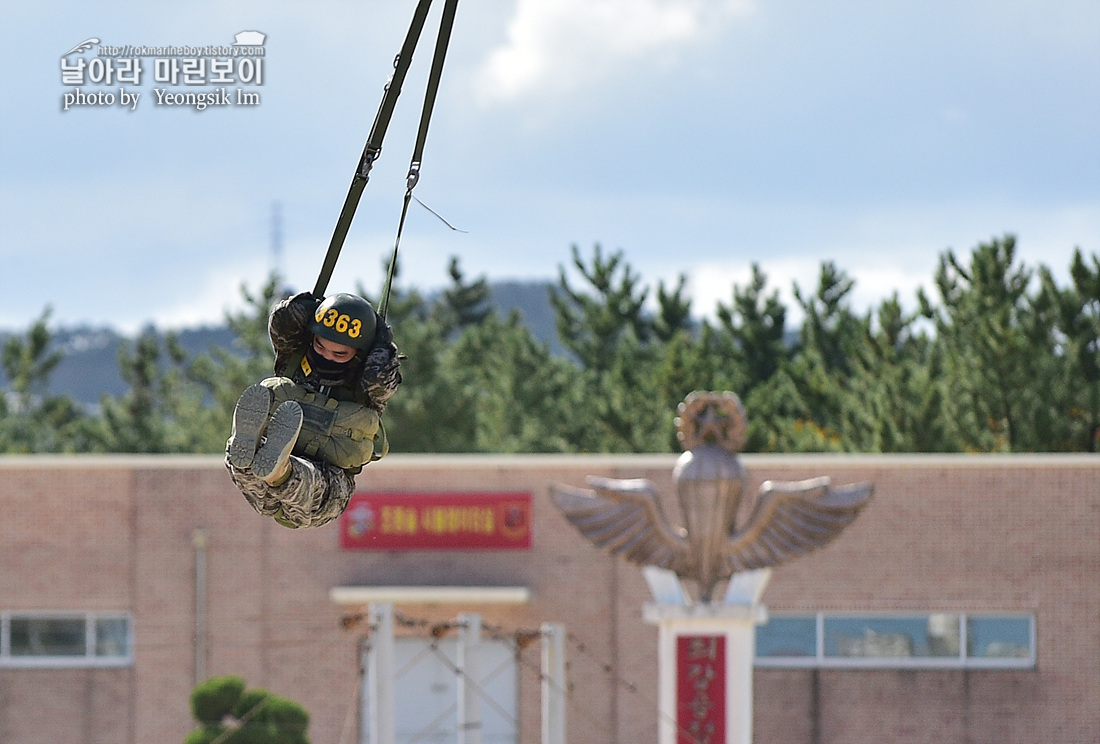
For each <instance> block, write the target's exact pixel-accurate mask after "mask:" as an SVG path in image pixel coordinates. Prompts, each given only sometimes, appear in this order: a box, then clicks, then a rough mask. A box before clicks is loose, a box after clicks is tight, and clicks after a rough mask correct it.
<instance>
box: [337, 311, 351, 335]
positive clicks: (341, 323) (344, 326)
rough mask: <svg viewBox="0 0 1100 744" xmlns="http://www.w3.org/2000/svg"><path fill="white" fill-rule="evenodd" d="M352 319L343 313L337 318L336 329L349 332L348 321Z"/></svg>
mask: <svg viewBox="0 0 1100 744" xmlns="http://www.w3.org/2000/svg"><path fill="white" fill-rule="evenodd" d="M349 320H351V318H349V317H348V316H347V315H341V316H340V317H339V318H337V319H336V330H337V331H339V332H340V333H347V332H348V321H349Z"/></svg>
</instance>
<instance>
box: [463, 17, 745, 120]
mask: <svg viewBox="0 0 1100 744" xmlns="http://www.w3.org/2000/svg"><path fill="white" fill-rule="evenodd" d="M752 11H753V5H752V1H751V0H725V2H717V1H715V0H554V2H546V0H519V2H518V3H517V4H516V11H515V15H514V16H513V18H512V21H511V23H510V24H509V25H508V30H507V38H506V40H505V41H504V43H503V44H502V45H501V46H499V47H497V48H496V49H494V50H493V51H491V52H490V53H489V56H488V58H487V60H486V62H485V64H484V66H483V67H482V69H481V71H480V74H479V75H478V79H477V81H476V87H477V91H478V94H479V96H480V97H481V99H482V100H484V101H494V100H498V101H499V100H512V99H516V98H520V97H523V96H525V95H528V94H533V93H538V94H539V95H545V94H547V93H561V92H566V91H569V90H573V89H575V88H577V87H578V86H580V85H582V84H583V83H584V82H585V81H593V80H598V79H602V78H605V77H607V76H609V75H613V74H614V73H615V72H616V71H617V70H619V69H620V68H622V67H624V66H627V65H633V64H636V63H637V62H638V61H639V60H642V59H657V60H667V59H668V55H675V54H676V52H677V51H678V50H680V49H682V48H684V47H685V46H687V45H688V44H690V43H694V42H697V41H699V40H700V39H702V38H704V37H705V36H706V35H707V34H710V33H712V32H714V31H715V30H716V29H718V28H720V27H721V25H723V24H724V23H725V22H727V21H728V20H729V19H730V18H733V17H740V16H745V15H747V14H749V13H751V12H752Z"/></svg>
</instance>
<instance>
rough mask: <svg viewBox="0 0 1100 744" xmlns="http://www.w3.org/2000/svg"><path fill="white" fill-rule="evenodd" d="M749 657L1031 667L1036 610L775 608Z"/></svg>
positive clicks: (763, 661) (782, 663) (867, 664)
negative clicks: (787, 611) (784, 611)
mask: <svg viewBox="0 0 1100 744" xmlns="http://www.w3.org/2000/svg"><path fill="white" fill-rule="evenodd" d="M756 665H757V666H762V667H769V666H770V667H808V666H822V667H841V668H843V667H860V668H900V667H904V668H921V667H967V668H984V669H989V668H1012V669H1021V668H1031V667H1034V666H1035V618H1034V616H1033V615H1024V614H997V615H994V614H985V613H982V614H977V613H975V614H964V613H954V612H930V613H928V612H926V613H896V614H886V613H877V614H866V615H856V614H841V613H817V614H813V615H807V614H800V615H795V614H791V615H783V614H777V615H773V616H771V617H770V618H769V619H768V622H767V623H765V624H764V625H760V626H757V628H756Z"/></svg>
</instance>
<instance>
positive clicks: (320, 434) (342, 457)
mask: <svg viewBox="0 0 1100 744" xmlns="http://www.w3.org/2000/svg"><path fill="white" fill-rule="evenodd" d="M318 302H319V301H318V300H317V299H316V298H314V297H313V296H312V295H311V294H310V293H308V292H304V293H301V294H298V295H295V296H294V297H291V298H289V299H286V300H283V301H282V302H280V303H278V304H277V305H276V306H275V307H274V308H273V309H272V311H271V315H270V317H269V318H268V334H269V335H270V336H271V343H272V345H273V347H274V349H275V368H276V369H283V368H285V366H287V364H288V362H292V361H294V360H296V359H297V358H299V357H300V356H301V355H303V354H304V352H305V350H306V349H308V348H309V346H310V344H311V343H312V341H313V334H312V332H311V330H310V322H311V321H312V320H313V319H314V312H315V311H316V309H317V307H318ZM401 358H402V357H400V356H399V355H398V352H397V346H396V345H394V343H393V340H392V333H391V332H390V329H389V327H388V326H387V325H386V324H385V322H383V321H382V320H381V319H379V320H378V327H377V331H376V335H375V338H374V340H373V343H372V345H371V347H370V348H369V349H368V350H366V353H365V354H362V355H361V357H357V358H356V360H355V361H354V362H351V363H349V364H356V365H358V364H361V369H359V370H358V371H357V372H356V371H355V370H352V374H350V375H347V376H346V377H345V379H344V381H343V382H342V383H340V384H338V385H323V384H318V380H317V379H315V378H316V375H315V374H313V373H312V372H307V370H309V365H308V364H302V365H297V366H296V368H295V369H293V370H291V371H290V372H289V378H286V377H272V378H268V379H266V380H264V381H263V382H261V383H260V384H261V385H263V386H264V387H266V388H268V389H269V390H271V391H272V394H271V396H270V398H269V402H268V405H269V411H268V414H269V415H270V413H271V410H274V409H275V408H276V406H277V405H278V404H279V403H280V402H281V401H284V400H287V399H294V400H299V401H301V402H302V405H303V407H304V408H306V410H307V414H306V416H305V419H306V422H307V423H305V424H304V425H303V429H302V437H301V438H300V439H299V441H297V442H296V443H295V445H294V454H293V455H292V456H291V458H290V475H289V477H288V478H287V480H286V481H284V482H283V483H281V484H279V485H277V486H273V485H269V484H268V483H267V482H266V481H265V480H264V479H263V478H261V477H259V476H258V475H256V474H254V473H253V472H252V468H251V467H248V466H245V467H239V466H234V464H233V463H232V462H231V461H230V445H231V444H232V441H233V440H232V439H230V441H229V442H227V443H226V459H225V466H226V468H227V469H228V470H229V474H230V478H231V479H232V480H233V482H234V483H235V484H236V486H237V488H238V489H240V491H241V493H242V494H243V495H244V497H245V499H246V500H247V501H248V503H249V504H251V505H252V508H253V509H255V510H256V511H257V512H259V513H260V514H263V515H265V516H271V517H274V518H275V519H276V520H277V521H278V522H279V523H280V524H283V525H285V526H287V527H319V526H320V525H323V524H326V523H327V522H330V521H332V520H334V519H336V518H337V517H338V516H340V514H342V513H343V511H344V509H346V508H347V505H348V501H349V500H350V499H351V495H352V492H353V491H354V488H355V475H356V474H358V473H359V472H360V471H361V470H362V468H363V465H365V464H367V463H369V462H371V461H372V460H374V459H378V458H379V457H381V455H382V454H385V452H384V450H383V452H382V453H381V454H378V453H376V452H375V439H376V438H378V437H379V435H381V436H382V437H383V438H384V432H380V431H379V429H380V426H381V423H380V422H381V420H380V418H379V416H380V415H381V414H382V412H383V411H384V410H385V407H386V402H387V401H388V400H389V399H390V397H391V396H392V395H393V394H394V392H395V391H396V390H397V386H398V385H400V383H401V373H400V372H399V370H398V368H399V366H400V359H401ZM242 399H243V398H242ZM307 401H308V402H307ZM313 402H317V403H318V404H319V405H311V403H313ZM326 402H327V403H328V405H327V406H325V403H326ZM337 406H338V407H339V408H340V409H341V413H342V412H343V411H349V410H350V411H351V412H352V414H353V418H354V419H355V421H357V422H358V423H357V424H356V431H357V434H356V436H355V437H354V439H348V438H347V436H346V435H350V434H351V431H350V430H346V429H344V428H343V427H341V428H340V431H341V435H344V436H341V435H338V434H336V433H335V431H334V430H333V433H332V434H331V435H329V434H327V432H328V431H329V430H332V429H333V427H332V420H331V419H330V420H329V421H328V427H327V429H326V428H325V427H324V426H321V427H320V429H318V430H314V431H310V427H311V424H310V421H311V419H312V420H316V419H317V418H318V416H317V415H311V414H310V413H309V411H310V410H313V411H314V412H315V413H316V412H317V411H319V412H320V415H321V416H324V415H325V413H326V409H327V410H335V409H336V407H337ZM314 428H316V427H314ZM307 443H309V444H308V445H307ZM319 445H320V452H318V447H319ZM325 455H328V456H330V457H331V459H333V460H335V461H336V464H333V463H332V462H328V461H326V460H325V459H323V458H324V457H325Z"/></svg>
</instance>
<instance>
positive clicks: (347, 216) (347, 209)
mask: <svg viewBox="0 0 1100 744" xmlns="http://www.w3.org/2000/svg"><path fill="white" fill-rule="evenodd" d="M431 4H432V0H420V2H419V4H418V5H417V6H416V11H415V12H414V13H413V19H412V23H411V24H410V25H409V31H408V33H407V34H406V35H405V43H404V44H402V46H401V51H400V52H399V53H398V55H397V58H396V59H395V60H394V70H393V76H392V77H391V78H390V80H389V82H388V83H386V89H385V92H384V93H383V95H382V103H381V104H380V105H379V107H378V113H377V114H375V117H374V124H373V125H372V126H371V131H370V136H369V137H368V138H367V144H366V146H365V147H364V148H363V155H362V157H360V159H359V166H358V167H357V168H356V169H355V175H354V176H353V177H352V180H351V187H350V188H349V189H348V195H347V197H346V198H345V199H344V207H343V209H341V210H340V217H339V219H338V220H337V221H336V229H335V230H334V231H333V233H332V240H331V241H329V246H328V252H327V253H326V254H325V260H324V263H323V264H322V266H321V273H320V274H319V275H318V276H317V283H316V284H315V285H314V287H313V295H314V297H324V295H325V290H326V289H327V288H328V282H329V279H331V278H332V272H333V270H334V269H335V268H336V259H338V258H339V257H340V249H341V248H342V247H343V245H344V238H346V237H347V234H348V229H349V228H350V227H351V221H352V218H354V217H355V209H356V207H357V206H358V205H359V198H360V196H362V194H363V188H364V187H365V186H366V185H367V180H368V179H369V178H370V171H371V168H372V167H373V165H374V161H375V159H376V158H377V157H378V156H379V155H380V154H381V152H382V140H383V139H384V138H385V136H386V129H387V128H388V127H389V125H390V119H391V118H392V116H393V109H394V106H395V105H396V104H397V97H398V96H399V95H401V86H402V84H403V83H404V82H405V74H406V73H407V72H408V70H409V65H410V64H411V62H412V56H413V51H415V49H416V43H417V42H418V41H419V40H420V32H421V30H422V29H423V28H424V20H425V19H426V18H427V16H428V9H429V8H430V7H431Z"/></svg>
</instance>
